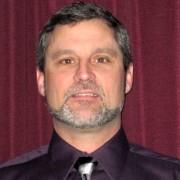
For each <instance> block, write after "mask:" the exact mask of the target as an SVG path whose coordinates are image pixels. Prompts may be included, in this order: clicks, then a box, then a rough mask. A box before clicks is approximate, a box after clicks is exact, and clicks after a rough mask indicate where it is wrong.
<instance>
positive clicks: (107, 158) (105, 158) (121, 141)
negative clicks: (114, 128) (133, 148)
mask: <svg viewBox="0 0 180 180" xmlns="http://www.w3.org/2000/svg"><path fill="white" fill-rule="evenodd" d="M128 152H129V144H128V140H127V138H126V135H125V132H124V130H123V128H121V129H120V130H119V131H118V133H117V134H116V135H115V136H114V137H113V138H112V139H110V140H109V141H108V142H106V143H105V144H104V145H103V146H102V147H100V148H99V149H97V150H96V151H94V152H93V153H92V154H91V156H92V157H94V158H95V159H96V160H97V161H98V163H99V164H100V165H101V166H102V168H103V169H104V171H105V172H106V173H107V174H108V175H109V177H110V179H119V174H120V173H121V172H122V170H123V167H124V165H125V162H126V159H127V155H128Z"/></svg>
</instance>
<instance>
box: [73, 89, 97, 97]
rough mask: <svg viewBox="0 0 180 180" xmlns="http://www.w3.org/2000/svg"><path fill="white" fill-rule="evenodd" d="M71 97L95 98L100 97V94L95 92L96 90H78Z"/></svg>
mask: <svg viewBox="0 0 180 180" xmlns="http://www.w3.org/2000/svg"><path fill="white" fill-rule="evenodd" d="M71 97H90V98H91V97H92V98H95V97H99V95H98V94H97V93H96V92H94V91H87V90H86V91H84V90H83V91H78V92H74V93H73V94H72V95H71Z"/></svg>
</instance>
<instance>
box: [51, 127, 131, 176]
mask: <svg viewBox="0 0 180 180" xmlns="http://www.w3.org/2000/svg"><path fill="white" fill-rule="evenodd" d="M128 151H129V145H128V141H127V138H126V135H125V133H124V130H123V128H121V130H120V131H119V132H118V133H117V134H116V135H115V136H114V137H113V138H112V139H110V140H109V141H108V142H106V143H105V144H104V145H103V146H101V147H100V148H99V149H97V150H96V151H94V152H93V153H91V154H89V156H92V157H94V158H95V159H96V160H97V161H98V163H99V164H100V165H101V167H102V168H103V169H104V171H105V172H106V173H107V174H108V176H109V177H110V178H111V179H118V178H119V173H120V172H121V170H122V168H123V166H124V163H125V161H126V158H127V154H128ZM48 156H49V157H50V160H51V161H52V166H53V169H54V170H55V174H56V176H57V177H58V178H59V179H65V178H66V177H67V176H68V174H69V172H70V171H71V169H72V168H73V166H74V164H75V162H76V161H77V159H78V158H79V157H81V156H88V154H87V153H85V152H81V151H79V150H77V149H76V148H74V147H72V146H71V145H70V144H68V143H67V142H65V141H64V140H63V139H61V137H59V136H58V134H57V133H56V132H55V131H54V133H53V136H52V139H51V143H50V146H49V150H48Z"/></svg>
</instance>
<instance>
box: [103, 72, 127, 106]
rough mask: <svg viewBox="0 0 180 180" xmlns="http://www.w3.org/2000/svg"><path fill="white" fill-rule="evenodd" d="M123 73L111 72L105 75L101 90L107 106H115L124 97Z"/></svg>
mask: <svg viewBox="0 0 180 180" xmlns="http://www.w3.org/2000/svg"><path fill="white" fill-rule="evenodd" d="M124 83H125V82H124V74H120V73H115V74H114V73H113V74H109V75H108V76H106V77H105V79H104V83H103V85H102V86H103V90H104V93H105V103H106V104H107V106H108V107H109V106H110V107H117V106H119V104H120V103H121V102H122V100H123V98H124V86H125V84H124Z"/></svg>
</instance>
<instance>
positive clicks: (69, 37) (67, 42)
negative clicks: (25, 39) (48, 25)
mask: <svg viewBox="0 0 180 180" xmlns="http://www.w3.org/2000/svg"><path fill="white" fill-rule="evenodd" d="M97 48H106V49H107V48H112V49H115V50H116V51H118V53H120V54H121V50H120V49H119V46H118V43H117V41H116V39H115V35H114V30H113V29H112V28H110V27H109V26H108V25H107V23H106V22H105V21H104V20H101V19H92V20H86V21H81V22H78V23H73V24H68V25H57V26H56V27H55V28H54V31H53V32H52V33H51V34H50V36H49V40H48V47H47V51H46V57H47V55H50V54H52V53H54V52H55V51H58V50H59V49H63V50H66V49H68V50H69V49H70V50H73V51H77V52H80V51H81V52H82V51H84V52H85V51H86V52H87V51H88V52H89V53H90V51H94V49H97Z"/></svg>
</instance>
